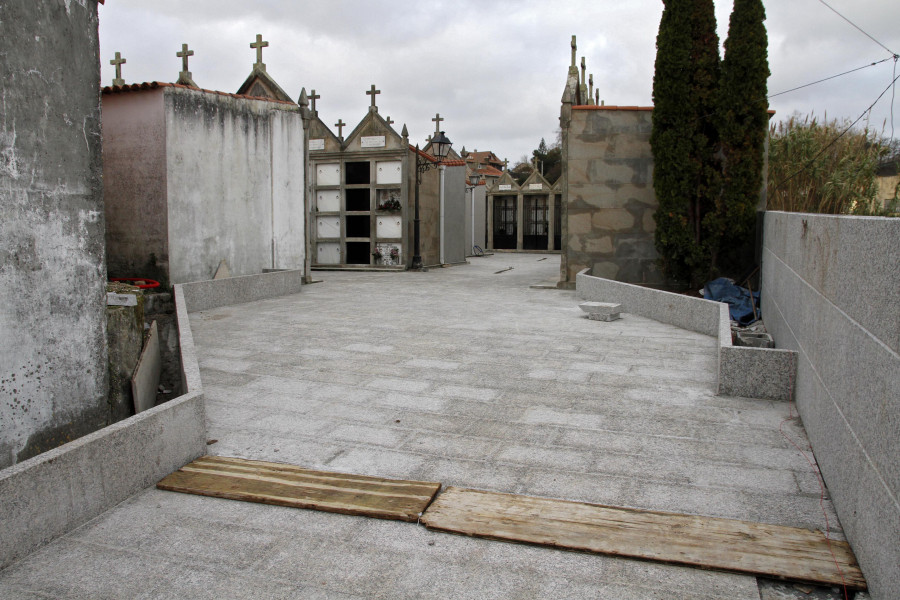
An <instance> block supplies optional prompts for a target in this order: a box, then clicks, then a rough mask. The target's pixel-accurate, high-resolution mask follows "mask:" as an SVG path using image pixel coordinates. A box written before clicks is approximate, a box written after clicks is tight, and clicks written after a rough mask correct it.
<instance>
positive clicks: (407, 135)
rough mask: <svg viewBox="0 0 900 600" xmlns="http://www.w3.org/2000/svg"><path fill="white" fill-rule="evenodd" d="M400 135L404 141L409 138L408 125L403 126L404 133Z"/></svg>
mask: <svg viewBox="0 0 900 600" xmlns="http://www.w3.org/2000/svg"><path fill="white" fill-rule="evenodd" d="M400 135H401V136H403V139H407V138H408V137H409V130H408V129H407V128H406V123H404V124H403V131H401V132H400Z"/></svg>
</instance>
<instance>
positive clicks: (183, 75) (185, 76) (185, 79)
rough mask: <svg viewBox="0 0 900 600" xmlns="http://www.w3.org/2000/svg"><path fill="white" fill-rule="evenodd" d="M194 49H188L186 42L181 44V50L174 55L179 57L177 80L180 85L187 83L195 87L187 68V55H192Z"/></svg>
mask: <svg viewBox="0 0 900 600" xmlns="http://www.w3.org/2000/svg"><path fill="white" fill-rule="evenodd" d="M193 55H194V51H193V50H188V45H187V44H182V45H181V52H176V53H175V56H177V57H178V58H180V59H181V72H180V73H179V74H178V81H177V83H180V84H181V85H189V86H192V87H197V84H196V83H194V79H193V75H191V72H190V70H188V57H190V56H193Z"/></svg>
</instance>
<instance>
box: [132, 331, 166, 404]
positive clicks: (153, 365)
mask: <svg viewBox="0 0 900 600" xmlns="http://www.w3.org/2000/svg"><path fill="white" fill-rule="evenodd" d="M161 372H162V359H161V357H160V354H159V331H158V329H157V327H156V321H153V322H152V323H150V335H149V336H148V337H147V341H146V342H144V348H143V350H141V357H140V358H139V359H138V363H137V366H136V367H135V368H134V374H133V375H132V376H131V397H132V399H133V401H134V412H135V414H137V413H139V412H143V411H145V410H147V409H148V408H153V407H154V406H156V389H157V387H158V386H159V374H160V373H161Z"/></svg>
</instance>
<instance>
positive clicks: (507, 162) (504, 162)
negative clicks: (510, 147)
mask: <svg viewBox="0 0 900 600" xmlns="http://www.w3.org/2000/svg"><path fill="white" fill-rule="evenodd" d="M508 164H509V161H508V160H506V159H505V158H504V159H503V170H504V171H505V170H506V166H507V165H508Z"/></svg>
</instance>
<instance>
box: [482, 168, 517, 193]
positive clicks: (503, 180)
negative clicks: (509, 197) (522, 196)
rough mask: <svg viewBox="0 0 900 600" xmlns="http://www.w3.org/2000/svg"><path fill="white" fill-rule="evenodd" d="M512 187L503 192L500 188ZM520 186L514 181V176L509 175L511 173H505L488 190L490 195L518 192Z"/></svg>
mask: <svg viewBox="0 0 900 600" xmlns="http://www.w3.org/2000/svg"><path fill="white" fill-rule="evenodd" d="M507 185H508V186H510V187H509V189H504V190H501V189H500V186H507ZM519 189H520V188H519V184H518V183H516V180H515V179H513V176H512V175H510V174H509V171H503V174H502V175H501V176H500V179H498V180H497V181H495V182H494V183H493V185H489V186H488V188H487V191H488V193H492V192H497V193H500V192H518V191H519Z"/></svg>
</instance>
